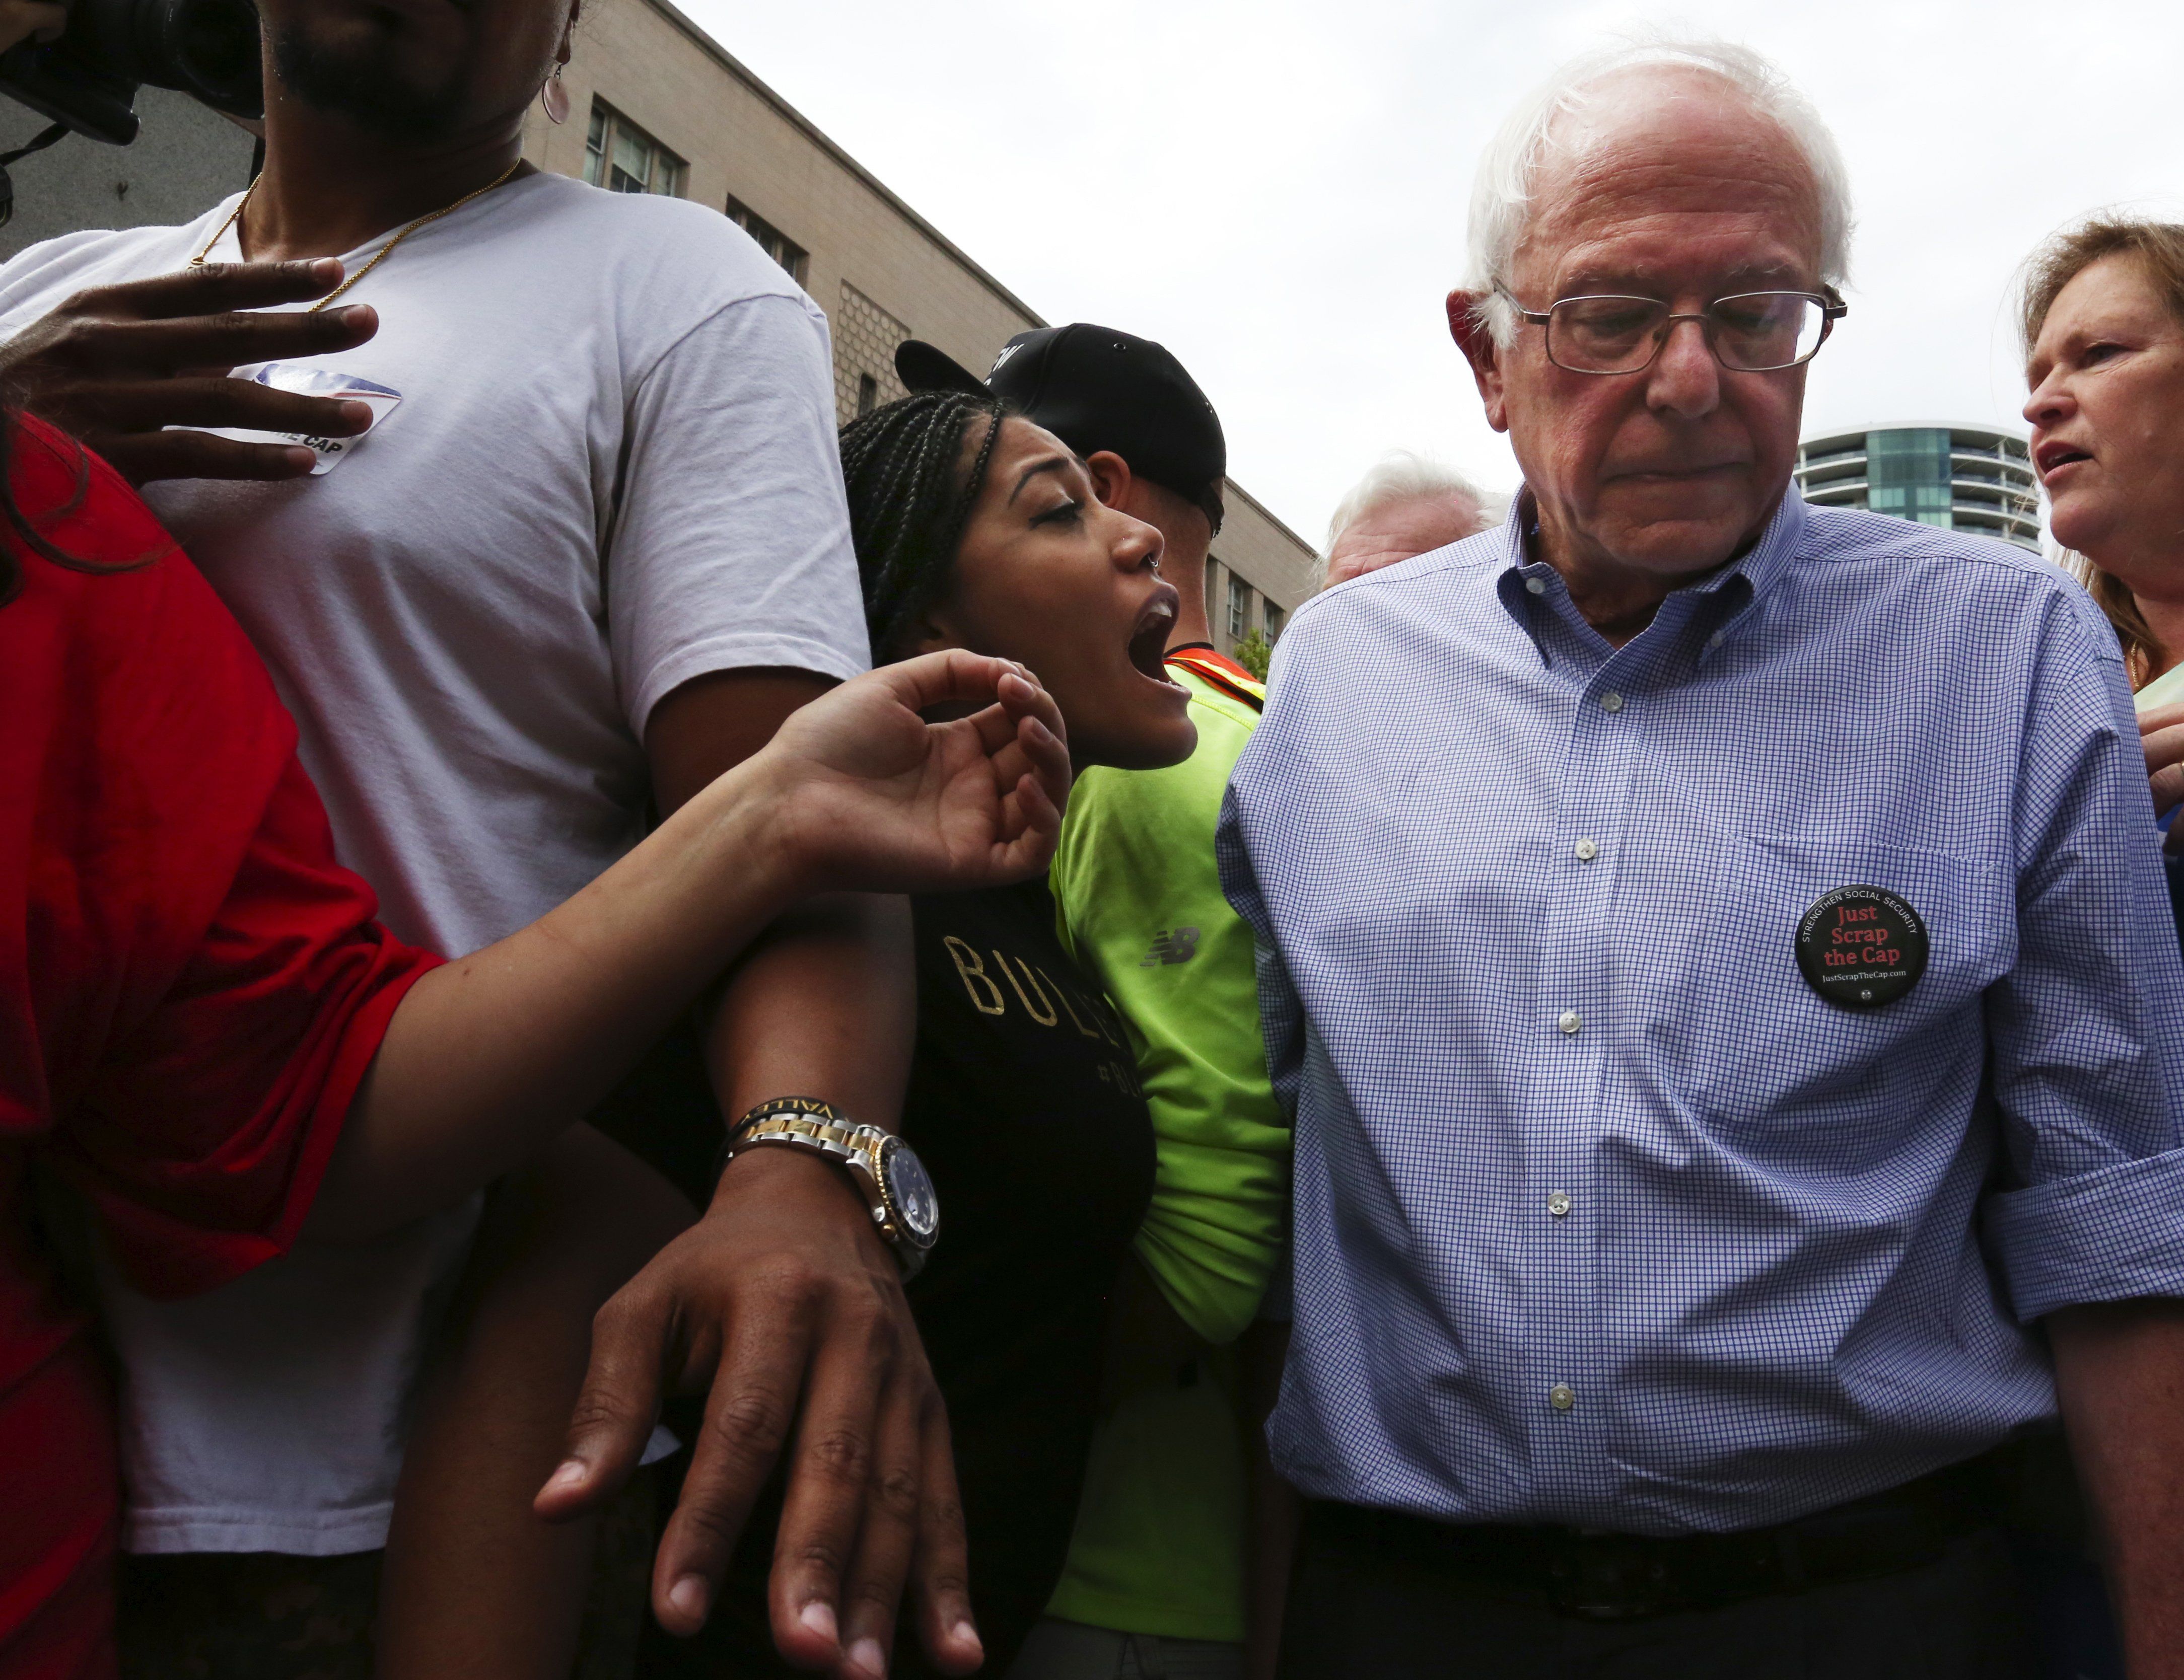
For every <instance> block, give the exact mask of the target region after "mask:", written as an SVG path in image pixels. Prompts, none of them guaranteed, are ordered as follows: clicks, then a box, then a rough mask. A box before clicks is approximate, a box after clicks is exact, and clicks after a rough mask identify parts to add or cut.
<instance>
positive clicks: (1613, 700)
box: [1600, 688, 1623, 712]
mask: <svg viewBox="0 0 2184 1680" xmlns="http://www.w3.org/2000/svg"><path fill="white" fill-rule="evenodd" d="M1600 709H1601V710H1602V711H1604V712H1619V711H1621V710H1622V709H1623V697H1622V696H1621V695H1620V694H1619V693H1616V692H1615V691H1614V690H1613V688H1611V689H1609V690H1608V691H1607V693H1605V694H1603V695H1602V696H1601V697H1600Z"/></svg>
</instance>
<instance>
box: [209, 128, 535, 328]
mask: <svg viewBox="0 0 2184 1680" xmlns="http://www.w3.org/2000/svg"><path fill="white" fill-rule="evenodd" d="M522 167H523V159H521V158H518V159H516V160H515V162H514V163H512V164H510V165H509V166H508V167H507V168H506V169H504V170H502V171H501V172H500V173H499V175H495V176H494V177H493V179H492V180H491V181H487V182H486V184H485V185H484V186H481V187H479V188H478V189H477V190H476V191H475V192H465V194H463V196H462V197H460V198H458V199H456V200H455V202H454V203H452V204H446V205H443V206H442V207H441V208H440V209H437V210H432V211H428V212H426V214H424V215H421V216H420V217H418V218H417V220H415V221H414V222H411V223H410V224H409V226H407V227H405V228H404V229H403V230H402V231H401V232H399V233H398V234H396V235H395V236H394V237H393V238H392V239H390V240H388V241H387V242H386V243H385V244H384V245H382V246H381V247H380V248H379V249H378V250H377V251H376V252H374V253H372V258H371V260H370V262H368V263H366V264H365V265H364V266H363V267H362V268H360V269H359V270H357V271H356V272H355V273H354V274H353V275H350V276H349V277H348V279H347V280H345V281H343V282H342V283H341V284H340V285H339V286H336V287H334V289H333V290H332V291H331V292H328V293H326V296H325V297H323V298H320V299H319V301H318V302H317V303H314V304H312V305H311V307H310V308H309V309H306V310H304V314H307V315H315V314H318V312H319V311H320V310H321V309H325V308H326V305H328V304H329V303H333V302H334V301H335V300H336V299H337V298H339V297H340V296H341V295H342V294H343V292H347V291H348V289H349V287H351V286H354V285H355V284H356V283H357V281H359V280H362V279H363V278H364V277H365V275H368V274H370V272H371V271H372V270H374V269H376V268H377V267H378V266H379V265H380V264H382V263H383V262H385V261H386V260H387V258H388V257H390V256H392V255H393V253H394V248H395V247H396V246H398V245H399V244H400V243H401V242H403V241H404V240H405V239H407V238H408V237H409V236H410V235H411V234H413V233H415V232H416V231H417V230H418V229H419V228H421V227H422V226H424V225H425V224H426V222H436V221H437V220H439V219H440V218H441V217H442V216H452V215H453V214H454V213H455V212H456V211H458V210H460V209H462V207H463V206H464V205H465V204H467V203H470V202H471V199H473V198H482V197H485V195H486V194H487V193H488V192H492V191H493V188H494V187H496V186H499V185H500V184H501V183H502V182H504V181H506V180H507V179H508V178H509V176H510V175H514V174H515V172H516V170H520V169H521V168H522ZM264 179H265V177H264V176H263V175H260V176H259V177H258V181H263V180H264ZM258 181H252V182H251V183H250V185H249V186H248V187H246V188H245V189H244V190H243V194H242V202H241V203H238V204H237V206H236V207H235V208H234V209H232V210H231V211H229V212H228V216H227V220H226V221H224V222H222V223H221V224H220V226H219V227H218V228H217V229H215V230H214V233H213V236H212V237H211V238H209V239H208V240H206V241H205V242H204V248H203V250H201V251H199V252H198V253H197V255H196V256H194V257H192V258H191V259H190V260H189V266H190V267H191V268H193V269H201V268H203V266H204V265H205V257H206V255H207V254H208V253H209V252H210V251H211V250H212V248H213V247H214V246H215V245H217V244H219V243H220V241H221V239H223V238H224V237H226V233H227V231H228V229H230V228H231V227H233V226H234V225H236V223H237V222H238V221H240V220H242V213H243V212H244V211H245V210H247V209H249V208H250V197H251V194H253V193H254V192H257V191H258Z"/></svg>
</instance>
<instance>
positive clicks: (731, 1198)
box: [536, 1149, 984, 1680]
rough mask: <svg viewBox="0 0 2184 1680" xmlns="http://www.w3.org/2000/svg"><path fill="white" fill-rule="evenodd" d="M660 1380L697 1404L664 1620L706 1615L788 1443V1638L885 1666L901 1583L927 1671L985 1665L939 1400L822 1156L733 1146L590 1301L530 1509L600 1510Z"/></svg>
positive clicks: (782, 1592) (905, 1316)
mask: <svg viewBox="0 0 2184 1680" xmlns="http://www.w3.org/2000/svg"><path fill="white" fill-rule="evenodd" d="M668 1393H680V1394H705V1396H706V1400H705V1427H704V1429H703V1430H702V1431H701V1432H699V1438H698V1439H697V1440H696V1441H695V1442H694V1443H693V1444H692V1458H691V1463H690V1469H689V1472H688V1474H687V1475H686V1476H685V1477H683V1481H682V1498H681V1499H680V1500H679V1501H678V1502H677V1505H676V1508H675V1512H674V1515H673V1516H671V1518H670V1519H669V1520H668V1523H667V1527H666V1531H665V1532H664V1533H662V1534H661V1536H660V1549H659V1552H658V1554H657V1555H656V1556H655V1560H654V1564H653V1575H652V1606H653V1613H654V1614H655V1616H658V1617H659V1618H660V1626H661V1627H665V1628H666V1629H667V1630H668V1631H669V1632H670V1633H677V1634H683V1635H688V1634H691V1633H696V1632H697V1631H698V1629H699V1627H702V1626H704V1624H705V1619H706V1617H707V1616H708V1615H709V1614H710V1611H711V1609H712V1605H713V1600H714V1598H715V1595H716V1594H717V1593H718V1592H719V1590H720V1587H721V1580H722V1578H723V1577H725V1576H726V1575H727V1570H728V1565H729V1562H730V1560H731V1559H732V1557H733V1555H734V1552H735V1549H736V1542H737V1539H738V1537H739V1536H740V1534H741V1533H742V1531H743V1527H744V1520H745V1519H746V1518H747V1517H748V1516H749V1515H750V1511H751V1507H752V1506H753V1505H755V1503H756V1502H757V1499H758V1498H759V1494H760V1490H761V1489H762V1488H764V1486H765V1484H766V1477H768V1475H769V1474H771V1473H772V1470H773V1467H774V1466H775V1464H776V1463H777V1462H778V1461H779V1460H782V1459H783V1458H786V1459H787V1460H788V1464H789V1476H788V1499H787V1502H786V1504H785V1505H784V1506H783V1510H782V1515H781V1528H780V1532H779V1535H778V1537H777V1539H776V1542H775V1545H774V1562H773V1572H772V1579H771V1581H770V1583H769V1586H768V1591H767V1595H766V1596H767V1603H768V1609H769V1611H770V1619H771V1621H772V1627H773V1637H774V1643H775V1644H776V1645H777V1647H778V1649H780V1651H781V1653H782V1655H783V1656H785V1657H786V1658H788V1661H791V1662H792V1663H794V1665H795V1666H798V1667H799V1668H808V1669H824V1670H826V1671H827V1672H830V1673H832V1674H833V1675H835V1676H837V1677H838V1680H882V1677H883V1675H885V1674H886V1673H887V1672H888V1670H889V1662H890V1660H891V1658H892V1656H893V1648H894V1634H895V1616H896V1606H897V1605H898V1604H899V1603H900V1601H901V1599H902V1597H903V1594H904V1592H905V1588H907V1589H908V1592H909V1595H910V1598H911V1603H912V1605H913V1606H914V1608H915V1612H916V1614H915V1626H916V1627H917V1637H918V1640H919V1643H920V1644H922V1646H923V1647H924V1649H925V1651H926V1654H927V1655H928V1659H929V1660H930V1661H931V1663H932V1666H934V1667H935V1668H937V1669H939V1672H942V1673H944V1674H968V1673H969V1672H971V1671H972V1670H973V1669H975V1668H976V1667H978V1665H979V1663H980V1661H982V1660H983V1655H984V1652H983V1649H982V1647H981V1645H980V1644H979V1640H978V1628H977V1626H976V1623H975V1622H974V1621H973V1619H972V1610H971V1595H970V1581H969V1566H968V1563H967V1558H966V1553H965V1540H964V1534H963V1511H962V1506H961V1502H960V1500H959V1499H958V1496H957V1492H956V1470H955V1458H954V1455H953V1454H952V1452H951V1451H950V1445H949V1439H948V1417H947V1412H946V1410H945V1408H944V1405H943V1403H942V1400H941V1398H940V1391H939V1387H938V1385H937V1384H936V1383H935V1382H934V1381H933V1368H932V1366H930V1365H928V1363H927V1361H926V1357H925V1349H924V1347H923V1344H922V1343H920V1341H919V1340H918V1335H917V1324H916V1322H915V1321H913V1320H912V1318H911V1313H910V1305H909V1303H908V1302H907V1301H906V1300H905V1299H904V1296H903V1292H902V1285H901V1283H900V1281H899V1279H898V1276H897V1270H896V1266H895V1263H894V1259H893V1258H892V1257H891V1256H890V1255H889V1253H888V1251H887V1249H886V1248H885V1247H884V1246H883V1244H882V1243H881V1242H880V1239H879V1238H878V1236H877V1234H876V1233H875V1232H874V1231H873V1229H872V1219H871V1217H870V1216H869V1215H867V1214H866V1211H865V1208H864V1204H862V1203H861V1202H860V1201H859V1200H858V1199H856V1197H855V1194H854V1193H852V1192H851V1191H850V1188H849V1184H848V1181H847V1180H846V1179H845V1178H844V1177H843V1175H842V1174H841V1172H840V1171H838V1169H837V1168H835V1167H834V1166H833V1165H830V1164H828V1163H827V1162H825V1161H822V1160H816V1159H814V1158H812V1157H810V1156H807V1155H803V1154H794V1153H792V1152H790V1151H788V1150H787V1149H753V1150H750V1151H749V1153H747V1154H743V1155H739V1156H738V1157H737V1159H736V1160H734V1161H733V1163H732V1164H731V1165H730V1166H729V1168H728V1170H727V1171H725V1172H723V1173H722V1174H721V1182H720V1185H719V1187H718V1188H717V1189H716V1191H715V1192H714V1196H713V1203H712V1206H711V1207H710V1210H708V1211H707V1212H706V1214H705V1217H704V1218H703V1219H701V1220H699V1222H698V1223H697V1224H696V1225H695V1226H694V1227H691V1229H689V1230H688V1231H687V1232H683V1234H682V1236H681V1237H679V1238H677V1239H676V1240H675V1241H674V1242H672V1243H669V1244H668V1245H667V1247H666V1248H665V1249H661V1250H660V1253H659V1254H657V1255H655V1257H654V1259H653V1260H652V1261H651V1263H650V1264H649V1265H648V1266H646V1267H645V1268H644V1270H643V1271H641V1272H639V1273H638V1275H637V1277H634V1278H632V1280H631V1281H630V1282H628V1283H627V1285H625V1286H624V1287H623V1288H622V1289H621V1292H620V1293H617V1294H616V1296H615V1297H614V1299H612V1300H610V1301H609V1302H608V1303H607V1305H605V1307H604V1308H603V1309H602V1310H600V1312H599V1316H598V1317H597V1318H596V1319H595V1320H594V1321H593V1326H592V1358H591V1366H590V1369H589V1370H588V1371H587V1372H586V1373H585V1377H584V1388H583V1393H582V1395H581V1396H580V1397H579V1398H578V1399H577V1405H576V1410H575V1412H574V1414H573V1416H572V1417H571V1421H570V1425H569V1435H568V1446H567V1452H566V1457H565V1460H564V1462H563V1463H562V1465H561V1466H560V1468H559V1469H557V1470H556V1471H554V1475H553V1477H551V1478H550V1479H549V1481H548V1482H547V1483H546V1485H545V1487H544V1488H542V1489H541V1490H540V1491H539V1494H538V1499H537V1505H536V1508H537V1510H538V1514H539V1515H540V1516H543V1517H545V1518H546V1519H548V1520H549V1521H566V1520H568V1519H569V1518H571V1517H573V1516H580V1515H582V1513H584V1512H586V1511H588V1510H596V1509H598V1507H599V1505H600V1504H601V1503H602V1502H603V1501H604V1499H607V1498H608V1497H609V1496H610V1494H612V1493H613V1492H614V1490H615V1489H616V1488H618V1487H620V1486H621V1483H623V1482H624V1481H626V1480H627V1478H628V1476H629V1474H630V1472H631V1471H632V1470H634V1469H635V1468H636V1466H637V1461H638V1455H640V1454H641V1453H642V1451H643V1447H644V1443H645V1439H646V1438H647V1436H648V1435H649V1434H650V1432H651V1430H652V1426H653V1422H654V1421H655V1419H656V1418H657V1417H658V1416H659V1415H660V1399H661V1397H662V1396H663V1394H668Z"/></svg>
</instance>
